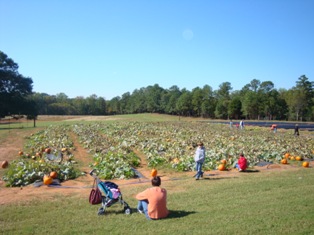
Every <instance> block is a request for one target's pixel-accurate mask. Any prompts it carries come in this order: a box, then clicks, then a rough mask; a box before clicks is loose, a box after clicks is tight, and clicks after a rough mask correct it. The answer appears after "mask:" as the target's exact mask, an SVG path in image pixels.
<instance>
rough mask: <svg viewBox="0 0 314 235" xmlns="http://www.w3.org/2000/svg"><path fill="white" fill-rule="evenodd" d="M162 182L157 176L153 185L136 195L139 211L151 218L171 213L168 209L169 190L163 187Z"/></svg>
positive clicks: (154, 218) (159, 217) (153, 180)
mask: <svg viewBox="0 0 314 235" xmlns="http://www.w3.org/2000/svg"><path fill="white" fill-rule="evenodd" d="M160 184H161V179H160V177H159V176H155V177H153V178H152V186H153V187H151V188H148V189H146V190H144V191H143V192H140V193H138V194H137V195H136V199H137V200H138V205H137V210H138V212H140V213H141V214H145V216H146V218H147V219H149V220H151V219H153V220H156V219H161V218H165V217H167V216H168V214H169V211H168V209H167V190H166V189H164V188H161V187H160Z"/></svg>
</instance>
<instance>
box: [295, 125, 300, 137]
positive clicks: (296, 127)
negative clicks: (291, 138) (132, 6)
mask: <svg viewBox="0 0 314 235" xmlns="http://www.w3.org/2000/svg"><path fill="white" fill-rule="evenodd" d="M294 135H295V136H299V135H300V133H299V125H298V124H295V127H294Z"/></svg>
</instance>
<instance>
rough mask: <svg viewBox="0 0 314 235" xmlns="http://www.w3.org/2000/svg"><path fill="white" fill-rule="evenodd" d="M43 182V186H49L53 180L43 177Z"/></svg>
mask: <svg viewBox="0 0 314 235" xmlns="http://www.w3.org/2000/svg"><path fill="white" fill-rule="evenodd" d="M43 181H44V184H45V185H49V184H51V183H52V181H53V178H51V177H50V175H44V178H43Z"/></svg>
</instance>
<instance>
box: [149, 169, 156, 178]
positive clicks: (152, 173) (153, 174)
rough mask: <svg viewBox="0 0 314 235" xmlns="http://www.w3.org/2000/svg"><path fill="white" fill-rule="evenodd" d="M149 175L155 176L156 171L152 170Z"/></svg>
mask: <svg viewBox="0 0 314 235" xmlns="http://www.w3.org/2000/svg"><path fill="white" fill-rule="evenodd" d="M150 175H151V176H152V177H155V176H157V170H156V169H152V172H151V173H150Z"/></svg>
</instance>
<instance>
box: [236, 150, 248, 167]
mask: <svg viewBox="0 0 314 235" xmlns="http://www.w3.org/2000/svg"><path fill="white" fill-rule="evenodd" d="M235 168H237V169H238V171H245V170H246V168H247V159H246V158H245V157H244V155H243V153H241V154H240V157H239V159H238V162H237V164H236V165H235Z"/></svg>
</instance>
